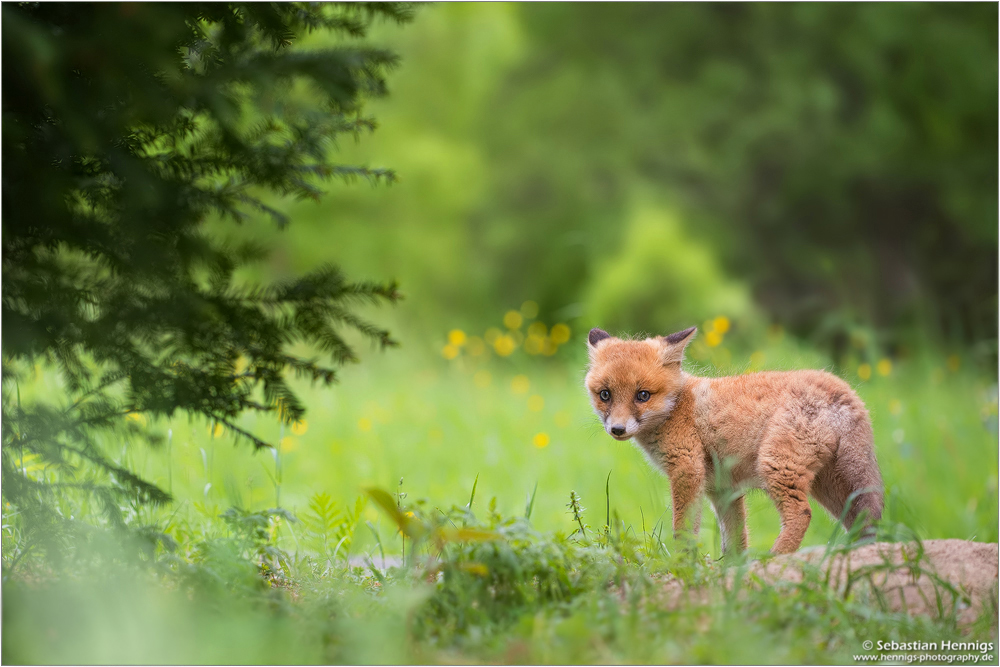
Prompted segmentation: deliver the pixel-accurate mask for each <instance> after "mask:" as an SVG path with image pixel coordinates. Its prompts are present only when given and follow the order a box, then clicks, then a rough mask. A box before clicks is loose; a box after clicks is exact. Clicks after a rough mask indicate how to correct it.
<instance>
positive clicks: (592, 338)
mask: <svg viewBox="0 0 1000 667" xmlns="http://www.w3.org/2000/svg"><path fill="white" fill-rule="evenodd" d="M605 338H611V334H609V333H608V332H607V331H605V330H604V329H598V328H597V327H594V328H593V329H591V330H590V335H589V336H587V352H589V353H590V357H591V359H593V357H594V350H596V349H597V344H598V343H600V342H601V341H602V340H604V339H605Z"/></svg>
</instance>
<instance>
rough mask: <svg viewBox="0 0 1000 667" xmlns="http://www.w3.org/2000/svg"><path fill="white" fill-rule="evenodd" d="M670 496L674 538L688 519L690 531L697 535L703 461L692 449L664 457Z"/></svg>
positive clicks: (703, 477)
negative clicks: (672, 510) (672, 509)
mask: <svg viewBox="0 0 1000 667" xmlns="http://www.w3.org/2000/svg"><path fill="white" fill-rule="evenodd" d="M665 458H666V464H667V466H666V467H667V477H669V478H670V496H671V499H672V500H673V506H674V539H676V538H677V537H678V536H679V535H680V533H681V531H683V530H684V528H685V526H686V524H687V523H688V520H690V525H691V532H692V534H693V535H695V536H697V535H698V529H699V528H700V527H701V494H702V492H703V491H704V488H705V461H704V459H703V458H702V457H700V456H697V455H696V453H695V452H694V451H691V450H686V451H682V452H680V453H679V454H677V455H675V456H671V457H665Z"/></svg>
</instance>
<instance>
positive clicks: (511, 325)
mask: <svg viewBox="0 0 1000 667" xmlns="http://www.w3.org/2000/svg"><path fill="white" fill-rule="evenodd" d="M522 322H524V318H523V317H522V316H521V313H519V312H517V311H516V310H508V311H507V314H506V315H504V316H503V325H504V326H505V327H507V328H508V329H520V328H521V323H522Z"/></svg>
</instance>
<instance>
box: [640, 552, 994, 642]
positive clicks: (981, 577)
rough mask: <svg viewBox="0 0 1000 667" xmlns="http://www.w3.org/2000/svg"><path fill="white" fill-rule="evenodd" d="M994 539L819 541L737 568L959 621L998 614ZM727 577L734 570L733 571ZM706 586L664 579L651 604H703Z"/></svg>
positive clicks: (751, 578) (756, 579)
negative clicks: (868, 593) (848, 545)
mask: <svg viewBox="0 0 1000 667" xmlns="http://www.w3.org/2000/svg"><path fill="white" fill-rule="evenodd" d="M998 564H1000V550H998V548H997V545H996V544H984V543H982V542H967V541H965V540H926V541H924V542H923V543H921V544H920V545H918V544H916V543H892V542H880V543H877V544H869V545H865V546H862V547H858V548H856V549H853V550H851V551H848V552H845V553H835V554H832V555H829V554H827V552H826V548H825V547H812V548H808V549H803V550H801V551H798V552H796V553H794V554H787V555H784V556H776V557H774V558H770V559H767V560H765V561H757V562H755V563H753V564H751V565H750V567H749V568H747V569H746V570H745V571H744V572H745V575H746V581H747V583H750V584H757V585H765V586H766V585H781V584H782V583H783V582H784V583H792V584H797V583H799V582H802V581H803V579H805V578H807V577H809V578H811V579H813V580H814V581H815V580H817V579H822V580H825V581H829V585H830V586H833V587H835V588H836V590H837V591H838V592H840V593H842V594H843V593H845V592H846V590H847V588H848V587H850V588H851V590H852V591H858V590H861V589H868V590H871V589H875V590H876V591H877V593H876V595H880V596H881V597H882V599H883V600H884V602H885V605H886V606H887V607H888V608H889V609H891V610H893V611H906V612H907V613H910V614H925V615H930V616H937V615H938V614H939V613H941V614H944V615H949V614H951V613H954V612H957V614H958V622H959V624H960V625H968V624H969V623H971V622H972V621H974V620H975V619H976V618H978V616H979V615H980V613H981V612H982V611H983V610H984V609H992V611H993V614H994V618H995V617H996V613H997V585H998V584H997V571H998ZM730 576H731V578H730V580H729V581H730V585H732V583H733V579H732V577H735V576H736V571H735V570H734V571H732V573H731V575H730ZM710 593H711V592H710V591H708V590H705V589H697V588H695V589H691V588H688V587H686V586H684V584H683V583H682V582H680V581H679V580H677V579H674V578H672V577H671V578H668V579H666V580H665V581H664V582H663V587H662V589H661V593H660V595H659V596H657V598H658V600H657V602H658V604H662V605H665V606H666V607H667V608H671V609H673V608H678V607H681V606H684V605H687V604H691V603H695V604H705V603H707V602H709V600H710V599H711V594H710Z"/></svg>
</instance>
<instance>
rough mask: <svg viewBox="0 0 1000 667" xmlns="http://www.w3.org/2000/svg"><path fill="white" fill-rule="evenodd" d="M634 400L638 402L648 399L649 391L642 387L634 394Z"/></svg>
mask: <svg viewBox="0 0 1000 667" xmlns="http://www.w3.org/2000/svg"><path fill="white" fill-rule="evenodd" d="M635 400H637V401H639V402H640V403H645V402H646V401H648V400H649V392H648V391H646V390H645V389H643V390H642V391H640V392H639V393H638V394H636V395H635Z"/></svg>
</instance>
